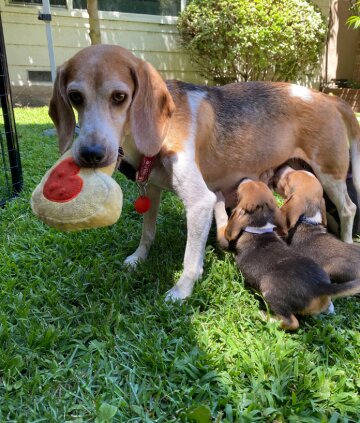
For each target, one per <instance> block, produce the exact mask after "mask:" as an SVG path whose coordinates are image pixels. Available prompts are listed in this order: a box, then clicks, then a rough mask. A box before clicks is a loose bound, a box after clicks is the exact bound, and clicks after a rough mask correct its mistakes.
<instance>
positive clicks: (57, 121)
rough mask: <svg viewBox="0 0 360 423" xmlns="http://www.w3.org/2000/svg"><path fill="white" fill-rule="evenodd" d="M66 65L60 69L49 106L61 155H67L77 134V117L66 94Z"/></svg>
mask: <svg viewBox="0 0 360 423" xmlns="http://www.w3.org/2000/svg"><path fill="white" fill-rule="evenodd" d="M65 79H66V64H64V65H63V66H61V67H59V68H58V70H57V74H56V79H55V82H54V87H53V93H52V97H51V100H50V105H49V116H50V118H51V119H52V121H53V122H54V125H55V128H56V131H57V134H58V138H59V150H60V153H61V154H63V153H65V151H66V150H68V149H69V148H70V146H71V143H72V140H73V137H74V132H75V115H74V111H73V109H72V107H71V104H70V101H69V99H68V97H67V94H66V82H65Z"/></svg>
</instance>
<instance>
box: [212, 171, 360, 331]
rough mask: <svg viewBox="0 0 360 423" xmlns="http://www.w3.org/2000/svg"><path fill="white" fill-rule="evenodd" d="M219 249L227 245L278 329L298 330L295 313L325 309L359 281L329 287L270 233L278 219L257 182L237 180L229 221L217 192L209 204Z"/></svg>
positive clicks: (359, 287)
mask: <svg viewBox="0 0 360 423" xmlns="http://www.w3.org/2000/svg"><path fill="white" fill-rule="evenodd" d="M214 211H215V220H216V224H217V237H218V241H219V244H220V246H222V247H227V246H228V245H230V247H232V249H233V250H235V254H236V262H237V265H238V266H239V269H240V271H241V273H242V275H243V276H244V282H245V285H247V286H249V287H251V288H252V289H254V290H255V291H258V292H261V293H262V295H263V298H264V300H265V301H266V302H267V303H268V305H269V307H270V309H271V310H272V311H273V312H274V313H275V317H276V318H277V319H278V320H280V322H281V323H280V325H281V327H282V328H283V329H289V330H294V329H297V328H298V327H299V321H298V319H297V318H296V315H314V314H319V313H321V312H324V311H326V310H328V309H329V308H330V309H331V307H332V302H331V300H332V298H337V297H343V296H348V295H354V294H357V293H359V292H360V279H358V280H355V281H352V282H348V283H344V284H340V285H338V284H331V282H330V279H329V276H328V275H327V273H326V272H325V271H324V270H323V269H322V268H321V267H320V266H319V265H318V264H317V263H316V262H315V261H314V260H312V259H311V258H308V257H305V256H304V255H302V254H299V253H298V252H297V251H298V249H296V250H295V249H292V248H290V247H289V246H288V245H286V243H285V242H284V241H283V240H282V239H281V238H280V237H279V236H278V235H277V233H276V231H274V229H275V227H276V226H277V227H278V228H279V229H280V230H281V231H284V221H283V218H282V214H281V212H280V210H279V208H278V207H277V205H276V202H275V199H274V197H273V195H272V192H271V191H270V189H269V188H268V187H267V185H265V184H264V183H263V182H261V181H256V182H255V181H251V180H250V179H245V180H243V181H242V182H241V183H240V185H239V188H238V205H237V206H236V207H235V209H234V210H233V212H232V214H231V216H230V219H229V220H228V215H227V213H226V210H225V201H224V197H223V196H222V194H221V192H218V193H217V203H216V204H215V208H214Z"/></svg>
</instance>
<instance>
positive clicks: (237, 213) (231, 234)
mask: <svg viewBox="0 0 360 423" xmlns="http://www.w3.org/2000/svg"><path fill="white" fill-rule="evenodd" d="M248 223H249V216H248V214H247V213H245V210H244V209H239V208H236V209H235V210H234V211H233V212H232V213H231V216H230V219H229V222H228V224H227V226H226V229H225V238H226V239H227V240H228V241H229V242H230V241H234V240H235V239H236V238H237V237H238V236H239V234H240V232H241V231H242V230H243V229H244V228H245V227H246V226H248Z"/></svg>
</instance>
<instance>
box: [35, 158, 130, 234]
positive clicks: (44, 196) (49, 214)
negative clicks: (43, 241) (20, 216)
mask: <svg viewBox="0 0 360 423" xmlns="http://www.w3.org/2000/svg"><path fill="white" fill-rule="evenodd" d="M115 166H116V163H113V164H111V165H109V166H107V167H104V168H98V169H93V168H80V167H79V166H78V165H77V164H76V163H75V162H74V160H73V157H72V154H71V151H68V152H66V153H65V154H64V155H63V156H62V157H61V158H60V160H58V161H57V162H56V163H55V165H54V166H53V167H52V168H51V169H50V170H49V171H48V172H47V173H46V174H45V176H44V177H43V179H42V180H41V182H40V184H39V185H38V186H37V187H36V189H35V191H34V192H33V194H32V196H31V208H32V210H33V212H34V213H35V214H36V215H37V216H38V217H39V218H40V219H41V220H43V221H44V222H45V223H47V224H48V225H50V226H53V227H54V228H57V229H60V230H63V231H76V230H80V229H87V228H98V227H101V226H108V225H112V224H113V223H115V222H116V221H117V220H118V219H119V217H120V214H121V208H122V191H121V188H120V186H119V185H118V184H117V183H116V182H115V180H114V179H113V178H112V177H111V175H112V173H113V172H114V169H115Z"/></svg>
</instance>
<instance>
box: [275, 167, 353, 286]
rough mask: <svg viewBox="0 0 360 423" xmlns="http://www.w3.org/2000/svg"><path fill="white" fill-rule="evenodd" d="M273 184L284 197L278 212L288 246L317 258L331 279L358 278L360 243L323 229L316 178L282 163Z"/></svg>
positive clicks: (322, 202)
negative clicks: (280, 215) (283, 225)
mask: <svg viewBox="0 0 360 423" xmlns="http://www.w3.org/2000/svg"><path fill="white" fill-rule="evenodd" d="M274 184H275V186H274V188H275V191H276V192H278V193H279V194H280V195H282V196H283V197H284V198H285V203H284V205H283V206H282V207H281V213H282V214H283V216H284V219H285V221H286V225H287V230H288V231H289V234H288V237H287V241H288V243H289V244H290V245H291V247H292V248H294V249H295V250H296V251H301V253H302V254H303V255H305V256H307V257H311V258H312V259H313V260H314V261H316V262H317V263H318V264H319V265H320V266H321V267H322V268H323V269H324V270H325V271H326V273H327V274H328V275H329V276H330V279H331V281H332V282H347V281H351V280H353V279H357V278H360V245H356V244H353V245H349V244H346V243H344V242H342V241H341V240H340V239H338V238H336V237H335V236H334V235H332V234H330V233H329V232H328V231H327V230H326V212H325V202H324V198H323V189H322V186H321V184H320V182H319V181H318V180H317V178H316V177H315V176H314V175H313V174H312V173H310V172H308V171H303V170H294V169H292V168H291V167H289V166H285V167H282V168H280V169H279V170H278V171H277V172H276V173H275V176H274Z"/></svg>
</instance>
